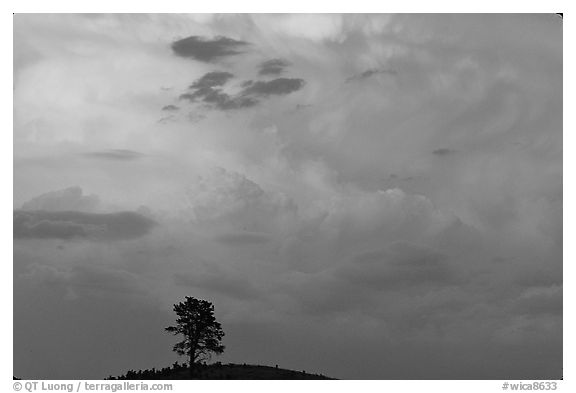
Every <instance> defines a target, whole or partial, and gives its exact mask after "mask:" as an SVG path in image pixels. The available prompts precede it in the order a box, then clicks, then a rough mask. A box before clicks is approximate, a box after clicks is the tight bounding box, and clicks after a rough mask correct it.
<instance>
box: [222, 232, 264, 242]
mask: <svg viewBox="0 0 576 393" xmlns="http://www.w3.org/2000/svg"><path fill="white" fill-rule="evenodd" d="M270 240H271V237H270V235H268V234H265V233H260V232H235V233H227V234H224V235H220V236H218V237H217V238H216V241H218V242H221V243H224V244H229V245H242V244H261V243H267V242H269V241H270Z"/></svg>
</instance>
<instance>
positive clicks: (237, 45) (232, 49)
mask: <svg viewBox="0 0 576 393" xmlns="http://www.w3.org/2000/svg"><path fill="white" fill-rule="evenodd" d="M248 45H249V43H248V42H245V41H239V40H235V39H233V38H229V37H223V36H219V37H215V38H207V37H199V36H191V37H187V38H183V39H181V40H177V41H174V42H173V43H172V50H173V51H174V53H175V54H176V55H178V56H181V57H190V58H193V59H195V60H199V61H203V62H214V61H217V60H219V59H220V58H222V57H226V56H234V55H239V54H241V53H243V52H244V51H245V50H246V47H247V46H248Z"/></svg>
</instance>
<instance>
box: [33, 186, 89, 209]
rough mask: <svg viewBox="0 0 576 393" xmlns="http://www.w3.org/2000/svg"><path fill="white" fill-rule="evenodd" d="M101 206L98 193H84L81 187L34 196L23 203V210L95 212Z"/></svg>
mask: <svg viewBox="0 0 576 393" xmlns="http://www.w3.org/2000/svg"><path fill="white" fill-rule="evenodd" d="M99 207H100V198H98V196H97V195H83V191H82V189H81V188H80V187H69V188H65V189H63V190H58V191H51V192H47V193H45V194H42V195H39V196H37V197H35V198H32V199H31V200H29V201H28V202H25V203H24V204H23V205H22V210H44V211H65V210H74V211H81V212H93V211H96V210H98V208H99Z"/></svg>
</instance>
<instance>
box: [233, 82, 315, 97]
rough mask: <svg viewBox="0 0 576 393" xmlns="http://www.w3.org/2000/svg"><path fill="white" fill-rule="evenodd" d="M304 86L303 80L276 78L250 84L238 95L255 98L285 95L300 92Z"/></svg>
mask: <svg viewBox="0 0 576 393" xmlns="http://www.w3.org/2000/svg"><path fill="white" fill-rule="evenodd" d="M304 85H305V82H304V80H303V79H298V78H277V79H273V80H271V81H256V82H254V83H251V84H250V85H249V86H247V87H246V88H245V89H244V90H243V91H242V92H241V93H240V94H242V95H246V96H256V97H268V96H272V95H286V94H290V93H293V92H295V91H298V90H300V89H301V88H303V87H304Z"/></svg>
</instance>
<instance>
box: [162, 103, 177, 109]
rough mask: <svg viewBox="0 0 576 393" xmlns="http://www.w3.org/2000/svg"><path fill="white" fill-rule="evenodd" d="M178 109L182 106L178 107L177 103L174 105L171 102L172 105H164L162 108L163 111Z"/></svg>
mask: <svg viewBox="0 0 576 393" xmlns="http://www.w3.org/2000/svg"><path fill="white" fill-rule="evenodd" d="M178 109H180V108H179V107H177V106H176V105H172V104H170V105H164V106H163V107H162V110H163V111H177V110H178Z"/></svg>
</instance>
